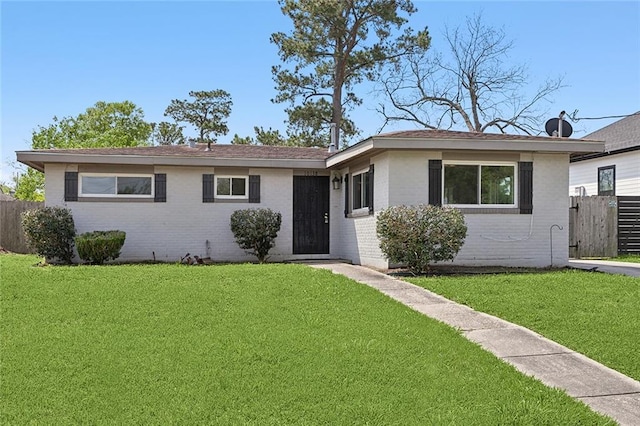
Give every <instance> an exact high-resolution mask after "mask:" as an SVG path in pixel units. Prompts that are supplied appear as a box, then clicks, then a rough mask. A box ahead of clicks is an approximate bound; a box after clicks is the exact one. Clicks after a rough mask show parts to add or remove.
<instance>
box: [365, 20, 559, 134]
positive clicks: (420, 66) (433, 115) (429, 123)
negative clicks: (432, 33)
mask: <svg viewBox="0 0 640 426" xmlns="http://www.w3.org/2000/svg"><path fill="white" fill-rule="evenodd" d="M444 39H445V41H446V46H447V48H448V55H447V58H448V59H445V57H444V56H443V55H442V54H438V53H436V54H434V53H433V52H432V51H427V52H419V53H418V54H408V55H405V56H404V57H403V59H402V61H401V63H395V64H394V65H393V67H388V68H387V69H386V70H385V73H384V75H383V78H382V80H381V81H380V82H379V84H378V90H379V91H380V92H381V93H382V94H383V95H384V96H383V98H384V101H383V102H382V103H381V104H380V105H379V106H378V108H377V111H378V112H379V113H380V114H381V115H382V117H383V118H384V123H385V124H384V126H386V125H387V124H388V123H390V122H393V121H396V122H412V123H414V124H416V125H418V126H421V127H425V128H438V129H442V128H445V129H452V128H456V127H459V125H460V124H463V125H464V127H465V128H466V130H468V131H470V132H487V131H490V130H491V129H497V130H498V131H499V132H501V133H507V132H515V133H525V134H536V133H539V131H538V130H539V129H540V128H541V127H542V124H543V122H544V119H545V115H547V111H546V110H542V111H541V110H540V109H539V108H540V106H541V105H542V104H544V103H547V102H550V98H551V95H552V94H554V93H555V92H557V91H558V90H560V89H561V88H563V87H564V85H563V78H562V77H558V78H556V79H547V80H546V81H545V82H544V83H543V84H542V85H541V86H540V87H539V88H538V89H537V91H535V92H534V93H533V95H531V96H527V95H526V92H527V89H528V87H527V86H528V85H529V76H528V75H527V68H526V66H525V65H522V64H514V65H506V64H508V59H509V57H508V55H509V53H510V51H511V50H512V49H513V46H514V44H513V41H510V40H507V39H506V35H505V33H504V31H503V30H502V29H495V28H492V27H489V26H486V25H485V24H484V23H483V22H482V15H475V16H473V17H471V18H468V19H467V22H466V25H463V26H461V27H460V26H459V27H456V28H453V29H450V28H446V27H445V31H444ZM384 126H383V127H384Z"/></svg>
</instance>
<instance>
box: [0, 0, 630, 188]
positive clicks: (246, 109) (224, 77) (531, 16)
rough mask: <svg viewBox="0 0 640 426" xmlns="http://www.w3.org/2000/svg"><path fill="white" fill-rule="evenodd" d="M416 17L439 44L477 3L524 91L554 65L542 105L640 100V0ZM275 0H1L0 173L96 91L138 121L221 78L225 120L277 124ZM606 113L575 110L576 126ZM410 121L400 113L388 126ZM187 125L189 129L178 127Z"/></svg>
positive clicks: (593, 124) (438, 10) (238, 124)
mask: <svg viewBox="0 0 640 426" xmlns="http://www.w3.org/2000/svg"><path fill="white" fill-rule="evenodd" d="M414 4H415V5H416V6H417V8H418V10H419V11H418V13H416V14H414V15H413V16H411V17H410V25H411V26H412V27H413V28H416V29H417V28H421V27H424V26H428V27H429V30H430V33H431V35H432V39H433V41H432V45H433V48H434V49H438V47H439V46H440V45H441V41H442V31H443V29H444V25H445V24H446V25H449V26H450V27H451V26H456V25H458V24H461V23H464V20H465V18H466V17H467V16H471V15H472V14H474V13H477V12H482V13H483V16H484V21H485V22H486V23H487V24H490V25H492V26H494V27H497V28H500V27H503V28H504V31H505V32H506V34H507V37H508V38H510V39H513V40H514V42H515V47H514V49H513V51H512V54H511V57H510V61H512V62H513V63H514V64H515V63H526V64H527V65H528V67H529V75H530V80H531V86H530V90H534V89H535V88H536V87H537V86H538V84H540V83H541V82H542V81H543V80H544V78H545V77H547V76H549V77H554V76H558V75H563V76H564V77H565V84H567V85H568V87H566V88H564V89H562V90H561V91H559V92H558V93H556V95H555V96H554V102H553V103H552V104H550V105H549V106H548V108H549V113H550V117H551V116H557V114H558V113H559V112H560V111H561V110H566V111H567V112H572V111H574V110H576V109H577V110H579V116H581V117H602V116H610V115H621V114H630V113H633V112H636V111H639V110H640V2H638V1H625V2H595V1H589V2H585V1H564V2H550V1H539V2H521V1H510V2H508V1H500V2H459V1H447V2H435V1H415V0H414ZM289 28H290V22H289V20H288V19H287V18H286V17H284V16H283V15H282V14H281V12H280V9H279V6H278V4H277V2H275V1H266V0H265V1H226V2H225V1H197V2H164V1H163V2H156V1H140V2H91V1H84V2H80V1H75V2H31V1H22V2H17V1H16V2H13V1H2V2H1V31H2V32H1V43H2V44H1V49H2V57H1V60H2V62H1V64H2V68H1V101H2V102H1V108H2V112H1V116H2V130H1V138H2V140H1V148H2V151H1V152H0V159H1V161H2V175H1V176H0V180H2V181H8V180H9V179H10V176H11V174H12V173H13V172H14V170H13V169H12V168H11V167H10V166H9V165H8V163H9V162H12V161H15V153H14V152H15V151H16V150H24V149H29V146H30V138H31V133H32V131H33V130H34V129H35V128H37V126H38V125H42V126H46V125H48V124H50V123H51V122H52V117H53V116H58V117H64V116H76V115H78V114H79V113H81V112H83V111H84V110H85V109H86V108H87V107H89V106H91V105H93V104H95V103H96V102H97V101H114V102H115V101H123V100H130V101H132V102H134V103H135V104H136V105H138V106H139V107H141V108H142V109H143V110H144V113H145V118H146V119H147V120H148V121H154V122H157V121H162V120H167V119H166V118H165V117H164V116H163V112H164V109H165V108H166V107H167V105H168V104H169V102H170V101H171V99H175V98H179V99H185V98H187V97H188V92H189V91H190V90H213V89H224V90H226V91H228V92H229V93H230V94H231V96H232V99H233V103H234V105H233V111H232V113H231V116H230V118H229V121H228V125H229V128H230V132H229V134H228V135H227V136H226V137H221V138H220V142H221V143H225V142H228V141H229V140H230V139H231V138H232V137H233V134H234V133H237V134H239V135H240V136H248V135H253V126H255V125H258V126H263V127H265V128H268V127H272V128H274V129H280V130H281V131H284V130H285V129H286V126H285V124H284V123H283V122H284V120H285V119H286V116H285V113H284V108H285V105H282V104H280V105H278V104H272V103H271V102H270V99H272V98H273V97H274V96H275V94H276V92H275V90H274V83H273V80H272V76H271V67H272V66H273V65H275V64H278V63H279V58H278V55H277V49H276V47H275V46H274V45H272V44H270V42H269V36H270V35H271V34H272V33H273V32H276V31H285V32H286V31H288V29H289ZM370 90H371V87H370V86H363V87H362V89H361V90H360V91H359V94H360V95H362V96H363V97H364V98H365V102H364V105H363V106H361V107H360V108H359V109H358V110H357V111H355V112H353V113H352V115H351V116H352V118H353V119H354V120H355V121H356V124H357V125H358V127H359V128H360V129H361V131H362V133H361V136H362V137H367V136H369V135H371V134H375V133H376V131H377V130H378V129H379V127H380V126H381V124H382V119H381V118H380V116H378V115H377V113H376V112H375V106H376V102H377V101H376V100H375V99H374V97H373V94H371V93H370ZM613 121H615V119H609V120H582V121H580V122H578V123H572V124H573V127H574V135H573V136H574V137H582V136H584V135H586V134H588V133H590V132H592V131H594V130H597V129H599V128H601V127H604V126H605V125H607V124H610V123H611V122H613ZM398 128H408V127H407V125H406V124H405V125H402V126H392V127H387V128H386V129H385V130H395V129H398ZM187 133H189V134H191V132H187Z"/></svg>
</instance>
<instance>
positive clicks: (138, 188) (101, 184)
mask: <svg viewBox="0 0 640 426" xmlns="http://www.w3.org/2000/svg"><path fill="white" fill-rule="evenodd" d="M80 179H81V180H80V182H81V183H80V195H81V196H84V197H151V196H152V195H153V176H151V175H122V176H120V175H106V174H83V175H81V177H80Z"/></svg>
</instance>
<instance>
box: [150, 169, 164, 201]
mask: <svg viewBox="0 0 640 426" xmlns="http://www.w3.org/2000/svg"><path fill="white" fill-rule="evenodd" d="M154 177H155V196H154V198H153V201H154V202H156V203H166V202H167V174H166V173H156V174H155V176H154Z"/></svg>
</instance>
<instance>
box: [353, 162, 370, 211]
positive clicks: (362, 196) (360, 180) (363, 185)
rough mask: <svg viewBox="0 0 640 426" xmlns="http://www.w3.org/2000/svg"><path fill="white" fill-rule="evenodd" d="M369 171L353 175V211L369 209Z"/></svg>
mask: <svg viewBox="0 0 640 426" xmlns="http://www.w3.org/2000/svg"><path fill="white" fill-rule="evenodd" d="M369 185H370V180H369V171H368V170H367V171H365V172H360V173H355V174H354V175H353V195H352V197H353V198H352V200H353V209H354V210H357V209H363V208H365V207H369V204H370V200H369V194H370V193H371V192H370V191H369Z"/></svg>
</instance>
